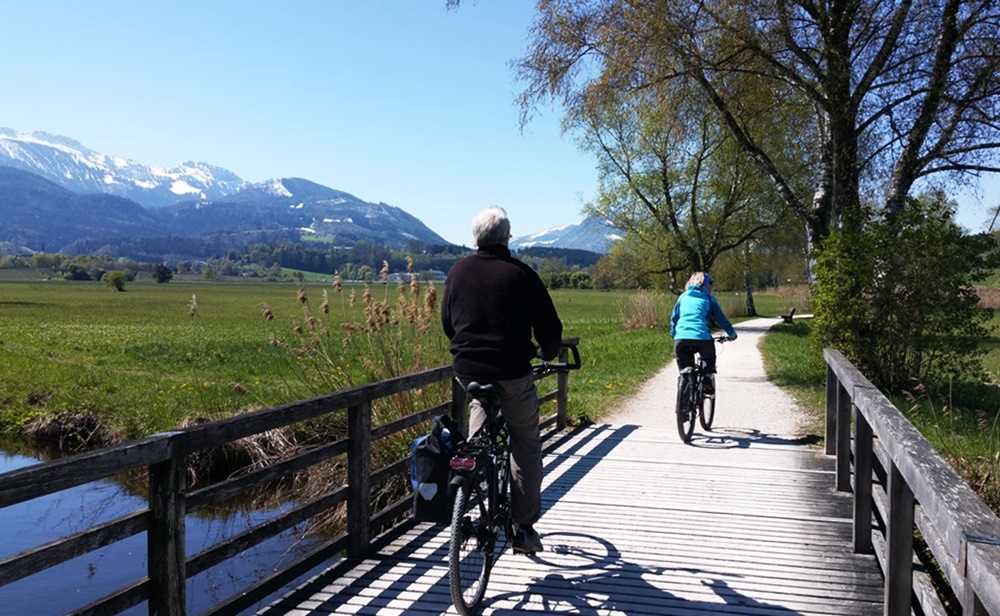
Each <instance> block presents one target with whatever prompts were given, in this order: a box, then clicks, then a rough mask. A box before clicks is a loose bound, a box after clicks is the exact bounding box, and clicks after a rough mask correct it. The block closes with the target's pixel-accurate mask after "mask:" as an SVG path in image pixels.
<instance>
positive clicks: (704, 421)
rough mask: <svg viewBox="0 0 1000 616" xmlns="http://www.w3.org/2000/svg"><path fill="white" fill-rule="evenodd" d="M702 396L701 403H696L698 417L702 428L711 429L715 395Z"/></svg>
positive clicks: (713, 418) (713, 419)
mask: <svg viewBox="0 0 1000 616" xmlns="http://www.w3.org/2000/svg"><path fill="white" fill-rule="evenodd" d="M717 395H718V394H712V395H710V396H702V397H701V404H699V405H698V419H699V421H700V422H701V428H702V429H703V430H711V429H712V422H713V421H715V396H717Z"/></svg>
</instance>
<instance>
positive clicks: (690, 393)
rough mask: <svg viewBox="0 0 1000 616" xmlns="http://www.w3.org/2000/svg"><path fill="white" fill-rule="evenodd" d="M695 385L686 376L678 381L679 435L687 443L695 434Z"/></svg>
mask: <svg viewBox="0 0 1000 616" xmlns="http://www.w3.org/2000/svg"><path fill="white" fill-rule="evenodd" d="M693 397H694V383H692V382H691V379H690V378H686V375H683V374H682V375H681V376H680V377H678V379H677V434H679V435H680V437H681V440H682V441H684V442H685V443H686V442H688V441H690V440H691V435H692V434H693V433H694V416H695V413H696V412H697V409H695V405H694V400H692V398H693Z"/></svg>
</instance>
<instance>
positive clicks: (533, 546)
mask: <svg viewBox="0 0 1000 616" xmlns="http://www.w3.org/2000/svg"><path fill="white" fill-rule="evenodd" d="M514 529H515V530H514V553H515V554H534V553H535V552H543V551H545V548H544V547H543V546H542V538H541V537H539V536H538V533H537V532H535V529H534V528H532V527H531V524H525V525H523V526H522V525H520V524H515V525H514Z"/></svg>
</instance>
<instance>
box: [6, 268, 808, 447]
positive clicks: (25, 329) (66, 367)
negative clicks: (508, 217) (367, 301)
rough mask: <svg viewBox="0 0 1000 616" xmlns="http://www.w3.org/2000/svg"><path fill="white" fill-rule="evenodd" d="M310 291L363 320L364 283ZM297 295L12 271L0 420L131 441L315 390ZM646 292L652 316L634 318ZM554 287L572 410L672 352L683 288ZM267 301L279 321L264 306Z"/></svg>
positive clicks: (391, 292)
mask: <svg viewBox="0 0 1000 616" xmlns="http://www.w3.org/2000/svg"><path fill="white" fill-rule="evenodd" d="M21 276H22V277H23V276H24V273H23V272H22V273H21ZM8 278H9V272H8ZM303 288H304V289H305V291H306V293H307V294H308V298H309V304H308V305H309V306H310V307H311V310H312V312H313V313H316V314H317V315H318V314H319V311H318V305H319V303H320V298H321V294H322V292H323V291H324V290H326V291H327V293H328V295H329V304H330V306H331V309H330V313H329V314H328V315H325V319H326V320H327V322H328V323H329V324H330V326H331V329H332V330H333V331H335V332H336V331H337V328H338V327H339V326H340V323H341V322H347V321H351V320H357V319H359V318H363V316H362V314H361V312H362V303H361V301H360V295H361V293H362V291H363V288H361V287H353V288H345V289H344V290H343V291H342V292H341V293H336V292H335V291H334V289H333V287H332V286H331V285H330V284H325V285H324V284H319V283H313V284H310V283H306V285H305V286H304V287H303ZM352 289H353V291H354V292H355V294H356V295H357V298H356V302H355V306H354V307H351V306H350V305H349V301H348V299H347V296H348V294H349V293H350V292H351V290H352ZM440 290H442V289H441V287H440V285H439V286H438V291H439V292H440ZM396 292H397V291H396V288H395V287H394V285H392V284H391V283H390V284H389V285H387V286H386V285H382V284H375V285H372V287H371V293H372V295H373V296H374V298H375V299H377V300H385V301H387V302H389V303H391V302H392V301H393V300H394V298H395V297H396ZM296 294H297V286H296V285H294V284H291V283H262V282H255V283H237V282H201V281H172V282H170V283H167V284H155V283H153V282H152V281H150V280H148V279H146V280H139V281H136V282H132V283H130V284H129V285H128V286H127V290H126V291H125V292H124V293H118V292H115V291H113V290H111V289H110V288H108V287H107V286H105V285H103V284H101V283H97V282H67V281H63V280H46V279H45V278H44V276H39V278H38V279H36V280H23V279H22V280H10V279H7V280H4V279H3V278H0V349H2V351H3V353H2V354H0V374H2V375H3V383H4V384H3V387H2V389H0V430H2V432H3V433H4V434H6V435H7V436H15V437H16V436H18V435H20V434H21V433H22V432H23V430H24V429H25V428H26V426H28V425H29V424H37V423H38V421H39V420H40V419H42V418H44V419H45V420H46V421H47V422H48V423H49V425H50V426H51V427H52V430H53V432H54V433H55V434H58V433H59V432H60V431H68V430H69V431H71V429H72V426H73V423H74V422H76V423H77V424H80V428H81V429H83V430H84V431H87V430H91V431H92V432H94V434H95V435H97V434H103V435H105V436H104V437H102V438H107V436H106V435H111V438H114V439H132V438H137V437H140V436H144V435H147V434H152V433H155V432H159V431H163V430H169V429H173V428H175V427H177V426H178V425H182V424H183V423H185V422H190V421H195V420H201V419H212V418H218V417H222V416H227V415H231V414H233V413H239V412H243V411H246V410H250V409H258V408H264V407H268V406H273V405H276V404H280V403H284V402H289V401H292V400H297V399H301V398H304V397H307V396H309V395H314V394H315V393H316V384H315V383H313V382H307V381H308V380H309V379H308V378H306V377H304V373H303V370H302V366H301V364H300V362H298V361H297V360H296V358H295V356H294V355H293V354H290V353H289V352H288V351H287V350H286V349H282V348H280V347H278V346H274V345H272V344H270V341H271V340H272V337H277V338H279V339H282V340H286V339H293V338H294V337H295V336H294V334H293V329H294V327H295V326H296V324H301V323H302V320H303V308H302V304H301V303H300V301H299V300H298V299H297V297H296ZM640 295H642V296H643V298H642V299H643V300H644V301H643V302H642V305H643V306H645V310H648V311H650V312H651V313H652V314H651V315H650V316H647V317H646V318H647V320H648V324H650V325H652V326H651V327H650V326H646V327H641V328H638V329H626V328H625V327H624V326H623V322H624V320H625V319H626V318H627V317H628V315H629V314H630V313H633V312H635V311H636V310H637V308H636V305H637V302H636V299H637V298H638V296H640ZM552 297H553V301H554V302H555V304H556V307H557V310H558V311H559V314H560V316H561V318H562V320H563V323H564V335H565V336H566V337H575V338H579V339H580V351H581V355H582V357H583V362H584V368H583V369H582V370H580V371H579V372H578V373H576V374H574V375H573V376H572V377H571V401H570V409H571V414H572V420H573V421H575V422H585V421H590V420H596V419H598V418H599V417H600V416H601V414H602V413H603V412H604V411H605V410H606V409H608V408H610V407H611V406H613V405H614V404H615V403H616V402H617V401H619V400H621V399H622V398H624V397H626V396H628V395H629V394H631V393H632V392H634V391H635V390H636V389H637V388H638V387H639V385H641V383H642V382H643V381H644V380H646V379H647V378H648V377H649V376H650V375H651V374H653V373H654V372H655V371H656V370H657V369H658V368H660V367H662V366H663V365H664V364H665V363H666V362H667V361H669V360H670V358H671V357H672V349H671V344H670V340H669V336H668V334H667V331H666V329H665V324H666V323H667V319H668V316H669V311H670V309H671V308H672V306H673V302H674V299H675V298H674V297H673V296H664V295H657V294H638V293H635V292H623V291H618V292H602V291H579V290H559V291H555V292H553V293H552ZM722 300H723V302H724V304H726V310H727V311H729V312H730V314H733V315H738V314H739V311H740V310H741V309H743V306H744V301H743V299H742V296H741V295H733V296H732V297H729V296H724V297H723V298H722ZM789 301H790V300H789V299H788V298H786V297H781V296H766V297H765V296H761V297H758V299H757V305H758V311H760V312H761V313H763V314H778V313H779V312H782V311H787V309H788V305H789ZM265 308H268V309H269V310H270V312H271V314H272V315H273V320H266V319H265V318H264V317H263V316H262V315H263V312H264V309H265ZM320 316H323V315H320ZM435 318H436V317H435ZM426 336H427V340H426V341H425V342H424V343H423V344H424V346H426V347H431V348H434V349H435V352H436V353H438V356H439V357H440V362H439V363H436V364H435V365H441V364H443V363H446V362H447V361H448V355H447V353H446V351H444V345H445V342H446V341H445V340H444V337H443V335H442V334H441V332H440V328H439V327H438V326H437V324H436V323H434V326H433V327H432V328H431V329H430V331H429V332H428V333H427V334H426ZM331 368H332V366H331ZM361 378H362V377H361V376H360V375H359V376H355V377H354V380H355V381H357V380H358V379H361ZM81 418H82V419H81ZM81 422H82V423H81ZM63 424H65V425H63ZM96 427H100V428H101V430H96V429H94V428H96ZM84 438H86V435H85V436H84ZM95 438H96V436H95ZM91 444H102V443H100V442H97V443H91Z"/></svg>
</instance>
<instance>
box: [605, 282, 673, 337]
mask: <svg viewBox="0 0 1000 616" xmlns="http://www.w3.org/2000/svg"><path fill="white" fill-rule="evenodd" d="M666 304H667V302H666V300H664V298H663V296H662V295H661V294H659V293H652V292H649V291H639V292H638V293H636V294H634V295H629V296H628V297H625V298H623V299H622V300H620V301H619V302H618V313H619V314H620V315H621V319H622V325H624V326H625V329H643V328H652V327H656V326H657V325H659V324H660V313H661V311H662V310H663V309H664V308H663V306H664V305H666ZM671 306H672V304H671ZM666 309H667V310H669V309H670V307H668V308H666Z"/></svg>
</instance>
